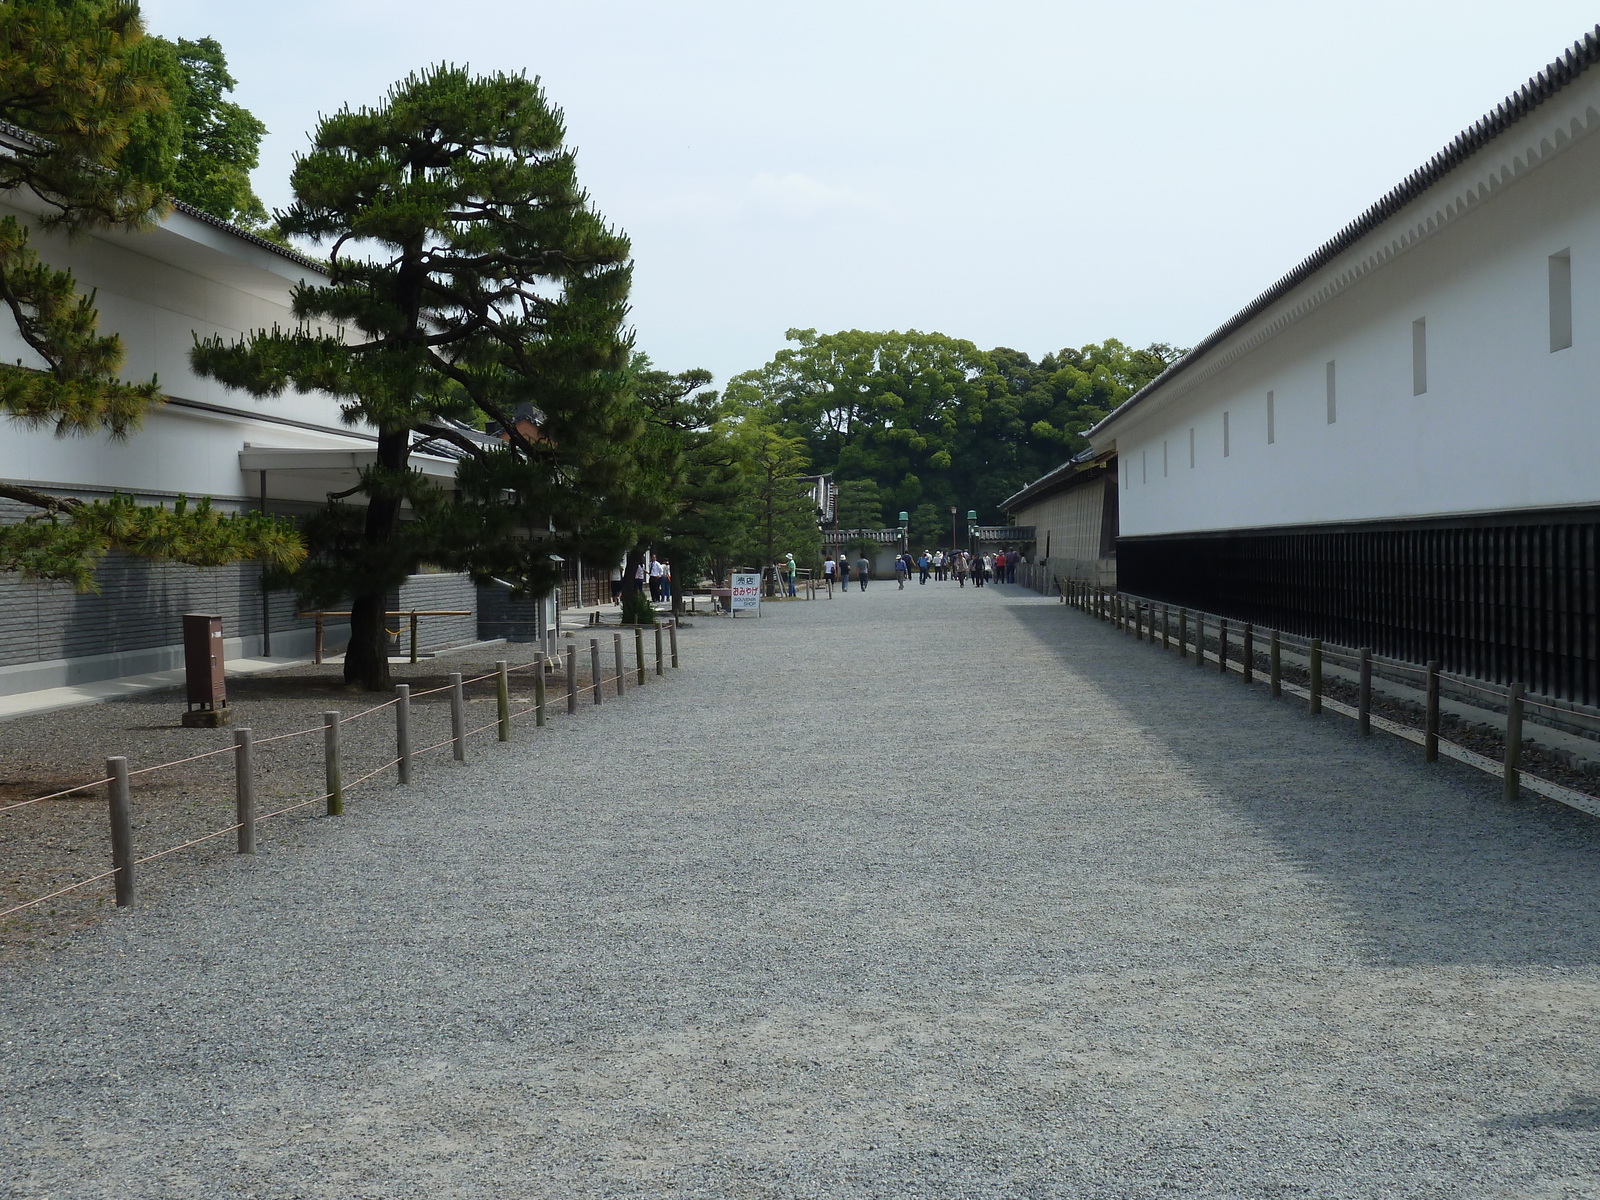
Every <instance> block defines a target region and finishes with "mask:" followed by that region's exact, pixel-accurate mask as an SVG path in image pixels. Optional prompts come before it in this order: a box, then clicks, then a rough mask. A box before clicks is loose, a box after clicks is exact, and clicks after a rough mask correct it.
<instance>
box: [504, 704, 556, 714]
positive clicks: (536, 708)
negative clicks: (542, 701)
mask: <svg viewBox="0 0 1600 1200" xmlns="http://www.w3.org/2000/svg"><path fill="white" fill-rule="evenodd" d="M545 707H546V708H549V707H550V706H549V705H548V704H547V705H545ZM538 711H539V706H538V705H537V704H530V705H529V706H528V707H527V708H519V709H517V711H516V712H514V713H512V714H511V715H512V716H513V717H525V716H527V715H528V714H529V713H531V712H538Z"/></svg>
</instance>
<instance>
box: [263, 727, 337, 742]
mask: <svg viewBox="0 0 1600 1200" xmlns="http://www.w3.org/2000/svg"><path fill="white" fill-rule="evenodd" d="M322 730H323V726H321V725H314V726H312V727H311V728H310V729H296V730H295V731H294V732H293V733H275V734H273V735H272V736H271V737H266V738H254V739H252V742H253V744H254V745H257V746H265V745H266V744H267V743H268V742H281V741H284V740H285V739H287V738H297V737H309V736H310V735H311V734H313V733H321V732H322Z"/></svg>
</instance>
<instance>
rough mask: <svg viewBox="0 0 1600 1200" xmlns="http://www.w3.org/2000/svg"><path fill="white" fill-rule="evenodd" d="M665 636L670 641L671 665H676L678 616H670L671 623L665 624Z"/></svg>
mask: <svg viewBox="0 0 1600 1200" xmlns="http://www.w3.org/2000/svg"><path fill="white" fill-rule="evenodd" d="M667 638H668V640H669V641H670V642H671V649H672V666H673V668H674V669H676V668H677V666H678V618H676V617H674V618H672V623H671V624H670V625H668V626H667Z"/></svg>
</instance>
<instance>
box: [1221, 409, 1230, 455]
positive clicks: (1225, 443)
mask: <svg viewBox="0 0 1600 1200" xmlns="http://www.w3.org/2000/svg"><path fill="white" fill-rule="evenodd" d="M1230 453H1232V448H1231V447H1230V446H1229V444H1228V414H1227V413H1223V414H1222V457H1223V458H1227V457H1228V455H1229V454H1230Z"/></svg>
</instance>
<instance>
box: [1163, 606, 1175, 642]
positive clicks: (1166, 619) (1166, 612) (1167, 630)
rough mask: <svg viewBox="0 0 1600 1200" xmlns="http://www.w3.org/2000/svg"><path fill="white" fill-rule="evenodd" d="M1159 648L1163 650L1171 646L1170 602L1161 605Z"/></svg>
mask: <svg viewBox="0 0 1600 1200" xmlns="http://www.w3.org/2000/svg"><path fill="white" fill-rule="evenodd" d="M1161 648H1162V649H1163V650H1170V649H1171V648H1172V605H1170V604H1163V605H1162V606H1161Z"/></svg>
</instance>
